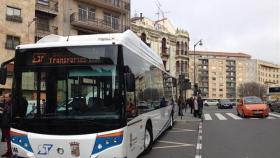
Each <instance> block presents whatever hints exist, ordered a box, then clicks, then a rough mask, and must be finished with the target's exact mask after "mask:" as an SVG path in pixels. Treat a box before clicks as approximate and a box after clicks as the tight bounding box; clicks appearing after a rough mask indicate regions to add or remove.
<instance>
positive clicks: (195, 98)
mask: <svg viewBox="0 0 280 158" xmlns="http://www.w3.org/2000/svg"><path fill="white" fill-rule="evenodd" d="M193 103H194V113H193V116H194V117H197V116H198V102H197V97H196V96H194V100H193Z"/></svg>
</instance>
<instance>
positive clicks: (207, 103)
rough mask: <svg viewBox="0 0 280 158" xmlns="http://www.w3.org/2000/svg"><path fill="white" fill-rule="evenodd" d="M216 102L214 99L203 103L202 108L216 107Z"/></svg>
mask: <svg viewBox="0 0 280 158" xmlns="http://www.w3.org/2000/svg"><path fill="white" fill-rule="evenodd" d="M218 103H219V102H218V101H217V100H214V99H208V100H205V101H204V106H217V105H218Z"/></svg>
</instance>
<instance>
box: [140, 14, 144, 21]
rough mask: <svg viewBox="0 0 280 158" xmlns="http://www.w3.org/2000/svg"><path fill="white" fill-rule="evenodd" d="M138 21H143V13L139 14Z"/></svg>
mask: <svg viewBox="0 0 280 158" xmlns="http://www.w3.org/2000/svg"><path fill="white" fill-rule="evenodd" d="M140 20H141V21H142V20H143V13H140Z"/></svg>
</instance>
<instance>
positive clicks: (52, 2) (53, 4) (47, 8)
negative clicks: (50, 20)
mask: <svg viewBox="0 0 280 158" xmlns="http://www.w3.org/2000/svg"><path fill="white" fill-rule="evenodd" d="M36 10H37V11H41V12H44V13H48V14H51V15H54V16H56V15H57V14H58V1H57V0H49V1H48V2H42V1H40V0H37V3H36Z"/></svg>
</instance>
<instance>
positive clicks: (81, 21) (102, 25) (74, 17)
mask: <svg viewBox="0 0 280 158" xmlns="http://www.w3.org/2000/svg"><path fill="white" fill-rule="evenodd" d="M70 22H71V25H73V26H76V27H80V28H83V29H87V30H92V31H97V32H113V33H117V32H123V31H125V29H126V28H127V27H125V25H117V24H114V25H113V24H110V23H107V22H106V21H105V20H103V19H97V18H94V19H88V18H85V17H82V16H79V14H78V13H72V14H71V17H70Z"/></svg>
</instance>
